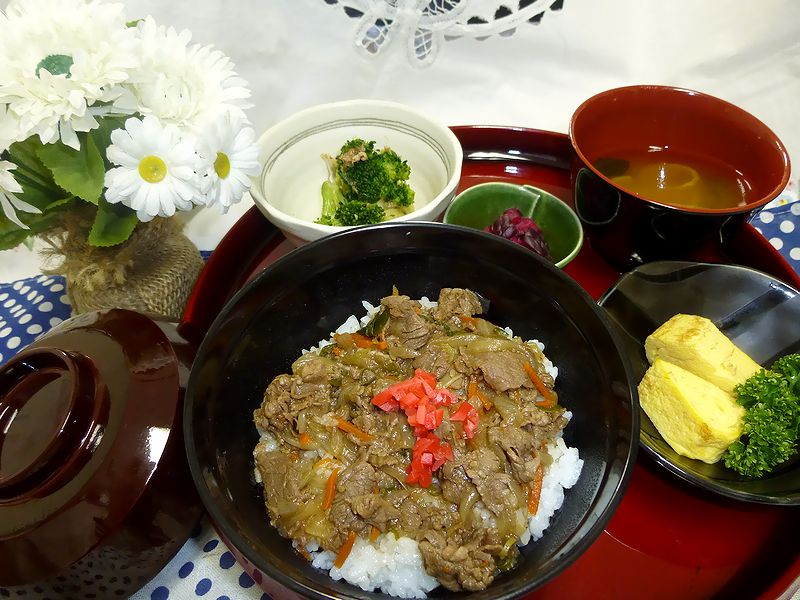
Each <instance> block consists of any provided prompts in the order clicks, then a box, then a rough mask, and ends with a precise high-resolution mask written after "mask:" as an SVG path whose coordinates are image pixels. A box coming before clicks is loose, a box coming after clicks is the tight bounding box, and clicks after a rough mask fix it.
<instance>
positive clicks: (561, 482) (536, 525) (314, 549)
mask: <svg viewBox="0 0 800 600" xmlns="http://www.w3.org/2000/svg"><path fill="white" fill-rule="evenodd" d="M419 302H420V304H421V305H422V307H423V308H426V309H430V308H435V307H436V304H437V303H436V302H434V301H431V300H429V299H428V298H426V297H424V296H423V297H422V298H420V301H419ZM362 305H363V306H364V310H365V311H366V314H365V315H364V316H363V317H361V318H360V319H359V318H358V317H356V316H355V315H350V316H349V317H348V318H347V320H346V321H345V322H344V323H342V325H340V326H339V327H338V328H337V329H336V331H335V332H331V338H333V335H334V333H355V332H356V331H358V330H359V329H360V328H361V327H363V326H364V325H366V324H367V323H368V322H369V320H370V319H371V318H372V317H373V315H374V314H375V313H376V312H378V310H379V308H380V307H378V306H373V305H372V304H370V303H369V302H367V301H363V302H362ZM504 331H505V333H506V334H507V335H508V337H509V338H513V337H514V333H513V332H512V331H511V329H510V328H509V327H505V328H504ZM531 341H532V342H533V343H535V344H536V345H537V346H538V347H539V349H540V350H542V352H544V344H543V343H541V342H540V341H538V340H531ZM332 343H334V342H333V339H327V340H322V341H320V342H319V344H317V345H316V346H314V347H312V348H309V349H308V350H303V354H305V353H307V352H313V351H316V350H319V349H321V348H324V347H325V346H328V345H330V344H332ZM544 368H545V370H546V371H547V373H549V374H550V376H551V377H552V378H553V380H555V378H556V377H557V376H558V367H556V366H555V365H554V364H553V363H552V362H550V360H549V359H548V358H546V357H545V360H544ZM564 416H565V417H566V418H567V419H570V418H571V417H572V413H570V412H565V413H564ZM259 433H260V434H261V440H262V441H264V442H266V443H268V444H270V445H271V444H273V443H274V444H275V446H276V447H277V442H276V441H275V439H274V438H273V437H272V436H270V435H269V434H267V433H265V432H261V431H260V432H259ZM547 452H548V453H549V454H550V456H551V457H552V458H553V462H552V464H551V465H550V466H549V468H548V469H547V471H546V472H545V475H544V479H543V481H542V492H541V496H540V498H539V508H538V510H537V512H536V514H535V515H533V516H532V517H530V518H529V521H528V529H527V530H526V531H525V532H524V533H523V534H522V535H521V536H520V540H519V542H518V545H519V546H525V545H526V544H528V543H529V542H530V541H531V540H533V541H536V540H538V539H541V537H542V536H543V535H544V531H545V529H547V527H548V526H549V525H550V520H551V519H552V517H553V515H554V514H555V512H556V511H557V510H558V509H559V508H561V505H562V504H563V502H564V490H565V489H569V488H571V487H572V486H573V485H575V483H576V482H577V481H578V477H579V476H580V473H581V469H582V468H583V460H582V459H581V458H580V457H579V455H578V449H577V448H571V447H569V446H567V445H566V444H565V443H564V440H563V439H562V437H561V435H559V437H558V438H557V439H556V440H555V441H554V442H553V443H552V444H551V445H549V446H548V447H547ZM256 477H257V478H258V480H260V476H259V475H258V470H257V469H256ZM474 510H475V512H476V514H477V515H478V517H479V518H480V519H481V521H482V523H483V525H484V526H485V527H491V526H492V525H493V524H494V522H495V519H494V515H493V514H492V513H491V511H489V510H488V509H487V508H486V507H485V506H484V505H483V504H482V503H481V502H478V503H476V505H475V509H474ZM306 551H308V552H309V554H310V555H311V564H312V566H314V567H315V568H317V569H322V570H324V571H328V574H329V575H330V577H331V578H332V579H335V580H337V581H338V580H340V579H344V580H345V581H347V582H348V583H350V584H352V585H356V586H358V587H360V588H361V589H362V590H364V591H367V592H372V591H375V590H380V591H382V592H383V593H384V594H389V595H390V596H399V597H401V598H425V597H426V594H427V592H430V591H431V590H433V589H434V588H436V587H437V586H438V585H439V582H438V581H437V580H436V578H434V577H432V576H430V575H428V574H427V573H426V572H425V565H424V564H423V561H422V555H421V554H420V551H419V545H418V543H417V542H416V540H413V539H411V538H408V537H401V538H396V537H395V536H394V534H391V533H389V534H386V535H381V536H380V537H378V539H377V540H376V541H375V543H374V544H373V543H371V542H370V541H369V540H367V539H364V538H357V539H356V541H355V543H354V544H353V549H352V550H351V551H350V554H349V555H348V557H347V559H346V560H345V561H344V564H343V565H342V567H341V568H337V567H335V566H334V565H333V561H334V560H335V558H336V554H335V553H333V552H331V551H328V550H323V551H320V550H319V546H317V545H315V544H309V545H308V546H306Z"/></svg>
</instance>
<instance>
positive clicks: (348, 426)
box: [336, 417, 375, 442]
mask: <svg viewBox="0 0 800 600" xmlns="http://www.w3.org/2000/svg"><path fill="white" fill-rule="evenodd" d="M336 427H338V428H339V429H341V430H342V431H344V432H346V433H350V434H352V435H354V436H356V437H357V438H358V439H360V440H361V441H362V442H371V441H372V440H374V439H375V436H374V435H370V434H368V433H367V432H366V431H362V430H361V429H359V428H358V427H356V426H355V425H353V424H352V423H351V422H350V421H345V420H344V419H342V418H341V417H336Z"/></svg>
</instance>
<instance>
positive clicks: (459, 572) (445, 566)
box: [419, 531, 495, 592]
mask: <svg viewBox="0 0 800 600" xmlns="http://www.w3.org/2000/svg"><path fill="white" fill-rule="evenodd" d="M419 549H420V553H421V554H422V560H423V561H424V563H425V570H426V571H427V572H428V573H431V574H433V575H434V576H435V577H436V578H437V579H438V580H439V581H440V583H441V584H442V585H443V586H444V587H446V588H447V589H448V590H450V591H453V592H458V591H461V590H469V591H477V590H482V589H484V588H485V587H486V586H488V585H489V584H490V583H491V582H492V580H493V579H494V572H495V561H494V558H493V557H492V555H491V554H489V553H488V552H486V551H484V550H483V549H481V547H480V545H479V543H478V542H477V541H469V542H467V543H463V542H462V541H461V540H458V539H450V540H448V538H447V537H446V535H445V534H444V533H442V532H437V531H429V532H428V533H427V534H426V536H425V539H423V540H422V541H420V543H419Z"/></svg>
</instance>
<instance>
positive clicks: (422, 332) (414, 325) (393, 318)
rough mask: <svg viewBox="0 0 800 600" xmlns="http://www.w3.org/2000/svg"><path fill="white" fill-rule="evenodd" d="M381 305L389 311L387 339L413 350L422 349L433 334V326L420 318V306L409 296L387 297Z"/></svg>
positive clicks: (382, 300) (386, 330)
mask: <svg viewBox="0 0 800 600" xmlns="http://www.w3.org/2000/svg"><path fill="white" fill-rule="evenodd" d="M381 304H382V305H383V306H385V307H386V308H388V309H389V323H388V324H387V325H386V329H385V333H386V336H387V337H392V338H394V340H393V341H395V342H396V343H397V344H398V345H400V346H403V347H405V348H409V349H411V350H418V349H419V348H422V347H423V346H424V345H425V344H426V343H427V342H428V340H429V339H430V337H431V334H432V333H433V324H432V323H431V322H430V321H427V320H426V319H425V318H424V317H422V316H420V314H419V312H420V305H419V302H417V301H416V300H411V298H409V297H408V296H386V297H385V298H383V299H381Z"/></svg>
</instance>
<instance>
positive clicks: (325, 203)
mask: <svg viewBox="0 0 800 600" xmlns="http://www.w3.org/2000/svg"><path fill="white" fill-rule="evenodd" d="M342 202H344V197H343V196H342V192H340V191H339V188H338V187H337V186H336V184H335V183H332V182H330V181H324V182H323V183H322V214H320V216H319V219H317V220H316V222H317V223H319V224H320V225H341V223H339V222H338V221H337V219H336V211H337V210H338V208H339V206H340V205H341V203H342Z"/></svg>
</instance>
